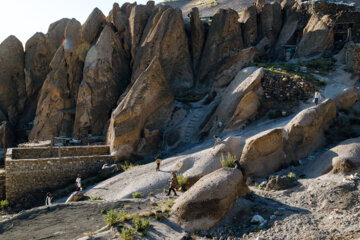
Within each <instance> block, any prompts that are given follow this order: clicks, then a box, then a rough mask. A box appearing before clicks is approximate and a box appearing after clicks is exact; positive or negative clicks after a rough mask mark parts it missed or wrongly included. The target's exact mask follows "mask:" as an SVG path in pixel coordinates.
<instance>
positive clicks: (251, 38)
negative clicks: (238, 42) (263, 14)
mask: <svg viewBox="0 0 360 240" xmlns="http://www.w3.org/2000/svg"><path fill="white" fill-rule="evenodd" d="M240 22H241V23H242V24H243V33H244V47H249V46H253V45H254V44H255V43H256V42H257V40H258V35H257V34H258V33H257V32H258V29H257V26H258V24H257V9H256V6H254V5H253V6H250V7H246V8H245V9H244V11H243V13H242V15H241V17H240Z"/></svg>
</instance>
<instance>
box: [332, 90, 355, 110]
mask: <svg viewBox="0 0 360 240" xmlns="http://www.w3.org/2000/svg"><path fill="white" fill-rule="evenodd" d="M359 98H360V92H359V89H357V88H355V87H354V88H347V89H345V90H344V91H343V92H342V93H341V94H339V95H338V96H336V98H335V99H334V102H335V105H336V107H337V108H349V107H351V106H352V105H354V103H355V102H357V100H359Z"/></svg>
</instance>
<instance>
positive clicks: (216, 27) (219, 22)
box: [199, 9, 244, 86]
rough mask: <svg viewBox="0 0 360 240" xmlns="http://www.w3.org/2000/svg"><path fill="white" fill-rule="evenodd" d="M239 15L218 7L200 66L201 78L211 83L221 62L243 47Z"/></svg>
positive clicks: (205, 84) (201, 81)
mask: <svg viewBox="0 0 360 240" xmlns="http://www.w3.org/2000/svg"><path fill="white" fill-rule="evenodd" d="M238 19H239V15H238V13H237V12H236V11H234V10H232V9H218V10H217V11H216V13H215V15H214V17H213V21H212V23H211V26H210V29H209V33H208V36H207V39H206V42H205V46H204V50H203V55H202V58H201V62H200V67H199V80H200V83H201V84H203V85H204V86H208V85H209V83H211V81H212V79H211V78H213V77H214V75H215V74H216V71H217V70H218V69H219V66H220V65H221V63H222V62H223V61H224V60H226V59H227V58H230V57H233V56H234V55H236V54H237V53H238V52H239V51H240V50H242V49H243V46H244V44H243V37H242V31H241V26H240V23H239V22H238Z"/></svg>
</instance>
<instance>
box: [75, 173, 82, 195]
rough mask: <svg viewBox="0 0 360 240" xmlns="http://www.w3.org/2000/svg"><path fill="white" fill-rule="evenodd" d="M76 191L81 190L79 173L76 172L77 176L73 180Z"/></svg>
mask: <svg viewBox="0 0 360 240" xmlns="http://www.w3.org/2000/svg"><path fill="white" fill-rule="evenodd" d="M75 185H76V191H81V175H80V174H78V177H77V178H76V180H75Z"/></svg>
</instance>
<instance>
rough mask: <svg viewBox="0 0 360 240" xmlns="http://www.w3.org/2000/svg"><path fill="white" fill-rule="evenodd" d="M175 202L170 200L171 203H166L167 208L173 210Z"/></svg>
mask: <svg viewBox="0 0 360 240" xmlns="http://www.w3.org/2000/svg"><path fill="white" fill-rule="evenodd" d="M174 203H175V202H174V200H172V199H170V200H169V201H167V202H165V206H167V207H169V208H171V207H172V206H174Z"/></svg>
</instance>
